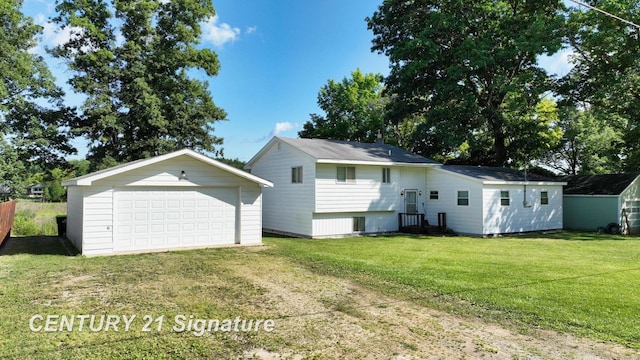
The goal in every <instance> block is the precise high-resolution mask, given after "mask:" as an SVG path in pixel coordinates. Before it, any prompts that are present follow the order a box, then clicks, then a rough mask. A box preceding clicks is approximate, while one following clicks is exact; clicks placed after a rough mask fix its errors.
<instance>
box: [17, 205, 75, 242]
mask: <svg viewBox="0 0 640 360" xmlns="http://www.w3.org/2000/svg"><path fill="white" fill-rule="evenodd" d="M66 213H67V203H46V202H45V203H43V202H32V201H24V200H20V201H18V202H17V204H16V215H15V219H14V224H13V231H12V234H13V236H35V235H56V234H57V233H58V226H57V223H56V216H58V215H65V214H66Z"/></svg>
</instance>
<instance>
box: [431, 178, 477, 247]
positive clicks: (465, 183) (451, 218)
mask: <svg viewBox="0 0 640 360" xmlns="http://www.w3.org/2000/svg"><path fill="white" fill-rule="evenodd" d="M458 190H468V191H469V206H458V205H457V201H458V194H457V191H458ZM430 191H438V194H439V198H438V200H430V199H429V192H430ZM423 195H424V196H425V201H426V203H427V206H426V208H427V213H426V214H427V220H428V221H429V224H432V225H436V224H437V223H438V213H440V212H442V213H446V219H447V227H448V228H450V229H452V230H453V231H455V232H459V233H466V234H476V235H481V234H482V184H480V183H479V182H477V181H473V180H469V179H466V178H464V177H461V176H456V175H453V174H450V173H445V172H443V171H439V170H436V169H432V170H429V172H428V173H427V191H426V193H425V194H423Z"/></svg>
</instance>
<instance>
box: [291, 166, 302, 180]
mask: <svg viewBox="0 0 640 360" xmlns="http://www.w3.org/2000/svg"><path fill="white" fill-rule="evenodd" d="M291 183H292V184H302V166H296V167H292V168H291Z"/></svg>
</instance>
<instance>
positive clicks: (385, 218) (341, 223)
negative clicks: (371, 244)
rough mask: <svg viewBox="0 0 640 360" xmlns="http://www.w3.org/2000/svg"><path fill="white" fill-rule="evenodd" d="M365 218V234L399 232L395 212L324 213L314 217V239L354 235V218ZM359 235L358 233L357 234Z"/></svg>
mask: <svg viewBox="0 0 640 360" xmlns="http://www.w3.org/2000/svg"><path fill="white" fill-rule="evenodd" d="M361 217H363V218H365V232H367V233H369V232H373V233H380V232H395V231H398V215H397V214H396V213H395V212H384V211H381V212H377V211H375V212H367V213H324V214H314V215H313V237H314V238H331V237H345V236H352V235H353V234H354V227H353V226H354V218H361ZM356 233H357V232H356Z"/></svg>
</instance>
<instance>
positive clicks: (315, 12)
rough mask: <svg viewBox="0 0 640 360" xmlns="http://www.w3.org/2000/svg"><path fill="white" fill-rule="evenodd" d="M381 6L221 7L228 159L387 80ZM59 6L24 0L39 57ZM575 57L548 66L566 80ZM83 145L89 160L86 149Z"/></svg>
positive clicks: (61, 76) (210, 29)
mask: <svg viewBox="0 0 640 360" xmlns="http://www.w3.org/2000/svg"><path fill="white" fill-rule="evenodd" d="M381 1H382V0H378V1H373V0H321V1H300V0H277V1H273V0H271V1H268V0H241V1H239V0H214V2H213V3H214V6H215V8H216V11H217V16H216V17H215V18H212V19H210V20H209V21H208V22H207V23H205V24H203V30H204V34H203V39H202V45H203V46H206V47H209V48H211V49H213V50H214V51H215V52H216V53H217V54H218V57H219V59H220V63H221V69H220V73H219V74H218V76H216V77H212V78H207V79H206V80H207V81H208V82H209V85H210V90H211V93H212V96H213V99H214V101H215V103H216V105H218V106H219V107H221V108H223V109H224V110H225V111H226V112H227V114H228V116H227V118H228V121H221V122H217V123H216V124H215V125H214V126H215V135H216V136H220V137H223V138H224V145H223V148H224V155H225V157H227V158H239V159H240V160H243V161H247V160H249V159H250V158H251V157H252V156H253V155H254V154H255V153H256V152H257V151H258V150H259V149H260V148H261V147H262V146H263V145H264V144H266V142H267V141H268V140H269V139H270V138H271V137H272V136H274V135H280V136H287V137H297V132H298V131H299V130H300V129H301V128H302V124H304V122H306V121H307V120H309V114H311V113H318V114H321V113H322V111H321V110H320V109H319V108H318V106H317V103H316V100H317V94H318V91H319V90H320V88H321V87H322V86H323V85H324V84H326V83H327V81H328V80H329V79H334V80H341V79H342V78H344V77H345V76H350V73H351V71H354V70H356V69H358V68H359V69H360V70H361V71H362V72H364V73H369V72H374V73H381V74H383V75H387V74H388V72H389V69H388V61H387V59H386V58H385V57H384V56H383V55H379V54H377V53H373V52H371V50H370V49H371V40H372V39H373V34H372V33H371V32H370V31H369V30H367V24H366V22H365V18H366V17H367V16H371V15H372V14H373V13H374V11H375V10H376V9H377V7H378V5H379V4H380V3H381ZM54 3H55V1H54V0H25V1H24V5H23V11H24V13H25V14H26V15H29V16H31V17H33V18H34V19H35V21H36V22H37V23H39V24H40V25H42V26H44V34H43V36H42V41H41V45H40V46H39V47H38V48H36V49H34V50H33V51H35V52H38V53H41V54H44V51H43V49H44V47H45V46H49V47H51V46H54V45H55V44H56V43H60V42H63V41H65V40H66V39H68V35H67V34H65V33H64V32H60V31H58V30H57V29H56V28H55V26H54V25H52V24H50V23H49V22H48V21H49V20H48V19H49V17H50V16H52V15H53V14H54ZM568 54H569V52H564V53H562V54H557V55H556V56H554V57H551V58H545V59H544V60H542V62H541V63H542V64H543V65H544V66H545V67H546V68H548V69H549V70H550V71H551V72H554V73H559V74H562V73H564V72H566V71H567V69H568V63H567V55H568ZM47 61H48V63H49V68H50V69H51V71H52V72H53V73H54V75H55V76H56V78H57V79H58V83H59V84H60V85H61V86H64V88H65V91H66V92H67V102H68V103H69V104H72V105H77V106H79V105H80V104H81V102H82V97H81V96H78V95H76V94H73V92H72V91H71V90H70V89H68V87H67V86H66V85H65V83H66V80H67V77H68V76H69V73H68V71H67V70H66V68H65V66H64V65H63V64H62V63H61V62H60V61H59V60H57V59H50V58H48V57H47ZM75 145H76V146H77V147H78V148H79V149H80V153H79V156H80V157H84V155H85V153H84V152H83V151H82V150H81V149H83V148H86V144H85V143H84V142H83V141H76V142H75ZM85 151H86V150H85Z"/></svg>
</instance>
